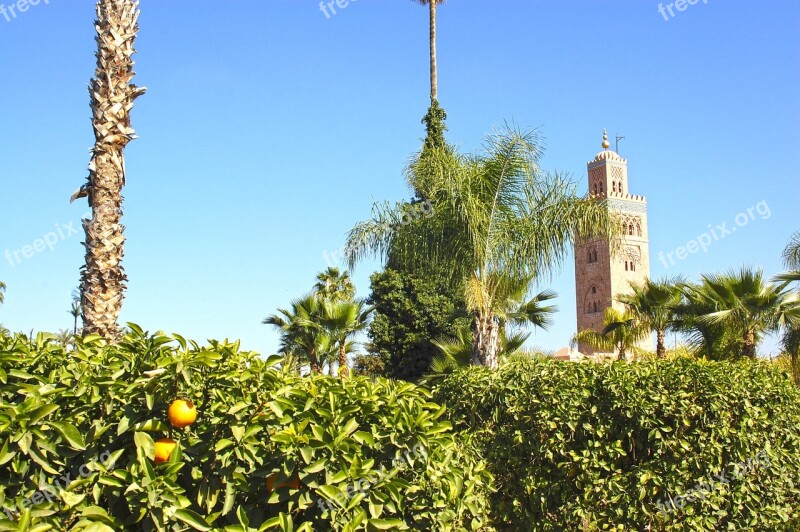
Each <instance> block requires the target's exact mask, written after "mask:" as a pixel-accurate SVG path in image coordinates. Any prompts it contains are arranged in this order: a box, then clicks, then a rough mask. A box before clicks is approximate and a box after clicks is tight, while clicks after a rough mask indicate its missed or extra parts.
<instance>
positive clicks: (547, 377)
mask: <svg viewBox="0 0 800 532" xmlns="http://www.w3.org/2000/svg"><path fill="white" fill-rule="evenodd" d="M432 384H433V390H434V397H435V398H436V400H438V401H439V402H441V403H444V404H446V405H447V407H448V415H449V416H450V418H451V420H452V421H453V423H454V425H455V427H456V428H457V429H460V430H462V431H463V432H464V433H469V434H472V435H473V437H474V440H475V442H476V443H477V444H478V445H479V447H480V448H481V449H483V451H484V453H485V458H486V459H487V460H488V461H489V468H490V470H491V471H492V472H493V473H494V475H495V484H496V488H497V490H498V491H497V493H496V496H495V498H494V501H493V505H492V508H493V512H494V515H493V517H494V519H495V526H496V527H497V528H498V529H505V530H513V531H518V530H533V531H537V530H553V531H555V530H559V531H561V530H612V529H613V530H626V531H627V530H652V531H663V530H676V531H677V530H680V531H689V530H691V531H699V530H708V531H716V530H760V531H786V532H789V531H792V532H794V531H796V530H798V528H797V527H798V526H799V525H800V455H798V452H797V450H798V449H800V391H798V390H797V388H795V387H794V386H793V385H792V384H791V382H790V381H789V379H788V378H786V376H785V375H784V374H782V373H780V372H778V371H775V370H774V369H772V368H770V367H769V366H768V365H767V364H763V363H754V362H740V363H736V364H730V363H717V362H697V361H693V360H686V359H684V360H675V361H661V362H642V363H637V364H626V363H613V364H604V365H600V364H568V363H558V362H553V361H549V360H540V359H533V360H528V361H523V362H515V363H511V364H507V365H505V366H502V367H501V368H500V369H499V370H498V371H495V372H492V371H487V370H485V369H483V368H470V369H466V370H461V371H458V372H456V373H453V374H451V375H448V376H445V377H435V378H433V380H432ZM714 475H718V478H714ZM672 503H674V504H675V506H676V508H673V507H672ZM659 505H662V506H659ZM647 526H650V527H651V528H646V527H647Z"/></svg>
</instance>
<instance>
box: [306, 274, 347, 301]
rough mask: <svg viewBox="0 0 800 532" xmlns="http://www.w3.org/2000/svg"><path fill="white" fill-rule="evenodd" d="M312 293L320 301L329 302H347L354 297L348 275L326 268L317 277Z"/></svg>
mask: <svg viewBox="0 0 800 532" xmlns="http://www.w3.org/2000/svg"><path fill="white" fill-rule="evenodd" d="M314 291H315V292H316V294H317V295H318V296H319V297H321V298H322V299H327V300H330V301H348V300H351V299H353V297H355V295H356V288H355V286H353V281H352V280H351V279H350V274H349V273H347V272H340V271H339V268H328V269H327V270H325V271H324V272H322V273H320V274H319V275H317V284H315V285H314Z"/></svg>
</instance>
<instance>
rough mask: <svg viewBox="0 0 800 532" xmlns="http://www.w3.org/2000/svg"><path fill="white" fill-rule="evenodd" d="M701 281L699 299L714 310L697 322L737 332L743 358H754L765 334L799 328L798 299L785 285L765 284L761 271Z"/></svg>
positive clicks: (749, 270)
mask: <svg viewBox="0 0 800 532" xmlns="http://www.w3.org/2000/svg"><path fill="white" fill-rule="evenodd" d="M702 279H703V280H702V285H701V287H700V291H701V293H702V297H704V298H705V299H706V300H707V301H709V302H711V303H713V305H714V310H713V311H712V312H708V313H707V314H704V315H701V316H699V317H698V321H699V322H700V323H707V324H711V325H717V324H719V325H722V326H723V327H725V328H727V329H729V330H731V331H736V332H737V333H738V334H739V335H740V337H741V339H742V356H743V357H744V358H751V359H754V358H756V347H757V345H758V343H759V340H760V339H761V338H762V337H763V335H764V334H766V333H769V332H774V331H777V330H778V329H780V328H781V327H786V326H797V325H800V303H799V301H800V295H798V294H796V293H791V292H789V291H788V290H787V289H786V283H781V284H770V283H767V282H765V280H764V275H763V272H762V271H761V270H753V269H751V268H742V269H741V270H740V271H731V272H728V273H726V274H714V275H704V276H703V277H702Z"/></svg>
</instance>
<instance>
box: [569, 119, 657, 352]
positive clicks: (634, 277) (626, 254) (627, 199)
mask: <svg viewBox="0 0 800 532" xmlns="http://www.w3.org/2000/svg"><path fill="white" fill-rule="evenodd" d="M610 146H611V145H610V144H609V142H608V134H607V133H606V131H605V130H604V131H603V151H601V152H600V153H598V154H597V155H596V156H595V158H594V160H593V161H591V162H589V163H588V164H587V168H588V172H589V194H590V195H591V196H594V197H598V198H605V199H607V200H608V205H609V208H610V209H611V210H612V211H614V212H616V213H617V214H618V216H619V218H620V224H621V225H622V228H623V232H624V234H625V237H624V239H623V240H622V243H621V245H620V247H619V249H618V250H617V252H616V253H615V254H614V255H613V256H612V254H611V253H612V250H611V249H610V246H609V243H608V242H607V241H606V240H604V239H595V240H591V241H588V242H584V243H580V244H578V245H576V246H575V289H576V295H575V298H576V306H577V311H578V330H579V331H582V330H584V329H594V330H596V331H602V330H603V312H604V311H605V310H606V309H607V308H608V307H610V306H613V307H614V308H615V309H617V310H620V311H621V310H624V306H623V305H622V304H620V303H618V302H617V301H616V296H617V294H621V293H625V292H630V283H631V282H633V283H636V284H641V283H642V282H644V280H645V279H648V278H649V277H650V247H649V242H648V236H647V200H645V198H644V197H643V196H634V195H632V194H630V193H629V189H628V161H626V160H625V159H623V158H622V157H620V156H619V155H618V154H617V153H615V152H613V151H610V150H609V149H608V148H609V147H610ZM651 343H652V341H651V340H648V341H646V342H643V343H642V345H641V347H643V348H645V349H648V350H652V348H653V346H652V345H650V344H651ZM578 350H579V351H580V352H581V353H583V354H585V355H593V354H596V351H595V350H594V349H592V348H591V347H589V346H587V345H579V346H578Z"/></svg>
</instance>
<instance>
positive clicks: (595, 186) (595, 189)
mask: <svg viewBox="0 0 800 532" xmlns="http://www.w3.org/2000/svg"><path fill="white" fill-rule="evenodd" d="M594 193H595V194H597V183H595V184H594Z"/></svg>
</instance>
